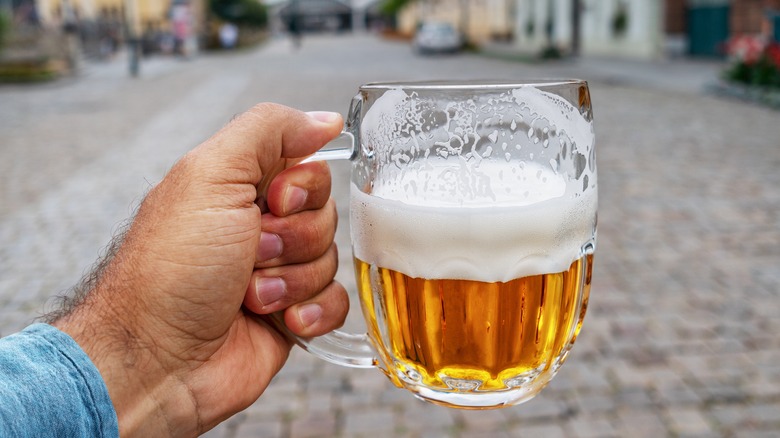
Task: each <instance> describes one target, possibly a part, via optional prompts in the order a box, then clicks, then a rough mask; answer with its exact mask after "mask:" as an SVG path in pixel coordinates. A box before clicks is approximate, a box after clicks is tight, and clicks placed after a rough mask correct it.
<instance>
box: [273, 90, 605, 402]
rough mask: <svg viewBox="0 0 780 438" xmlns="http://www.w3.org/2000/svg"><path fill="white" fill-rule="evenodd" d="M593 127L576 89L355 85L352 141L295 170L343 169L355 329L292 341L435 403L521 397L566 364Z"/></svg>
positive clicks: (585, 259) (574, 323) (582, 273)
mask: <svg viewBox="0 0 780 438" xmlns="http://www.w3.org/2000/svg"><path fill="white" fill-rule="evenodd" d="M592 120H593V117H592V109H591V104H590V95H589V91H588V86H587V83H586V82H585V81H580V80H560V81H559V80H554V81H534V82H418V83H414V82H411V83H376V84H368V85H364V86H361V87H360V92H359V94H358V95H357V96H355V97H354V98H353V100H352V104H351V107H350V110H349V114H348V117H347V120H346V124H345V129H344V132H343V134H342V135H343V136H346V137H348V138H349V139H350V143H351V144H350V145H349V146H347V147H343V148H337V149H331V150H322V151H319V152H317V153H316V154H315V155H313V156H312V157H310V158H309V159H307V161H309V160H330V159H349V160H350V161H351V162H352V172H351V193H350V228H351V239H352V245H353V256H354V262H355V274H356V279H357V285H358V292H359V296H360V303H361V307H362V311H363V316H364V318H365V321H366V325H367V328H368V330H367V334H362V335H354V334H347V333H343V332H340V331H335V332H332V333H330V334H327V335H325V336H321V337H317V338H310V339H301V338H296V341H297V343H298V344H299V345H300V346H302V347H303V348H304V349H306V350H307V351H309V352H311V353H313V354H315V355H317V356H319V357H321V358H323V359H326V360H328V361H330V362H333V363H336V364H341V365H347V366H354V367H374V366H376V367H379V368H380V369H381V370H383V371H384V372H385V374H386V375H387V376H388V377H389V378H390V380H391V381H392V382H393V383H394V384H395V385H397V386H399V387H403V388H406V389H408V390H410V391H411V392H412V393H414V394H415V395H416V396H417V397H418V398H421V399H423V400H427V401H431V402H434V403H436V404H440V405H444V406H449V407H456V408H465V409H485V408H495V407H501V406H508V405H513V404H518V403H521V402H524V401H526V400H529V399H531V398H532V397H533V396H534V395H536V394H537V393H538V392H539V391H540V390H541V389H542V388H543V387H544V386H545V385H546V384H547V383H548V382H549V381H550V380H551V379H552V377H553V376H554V375H555V373H556V372H557V371H558V369H559V368H560V366H561V364H562V363H563V362H564V360H565V359H566V356H567V354H568V353H569V350H570V349H571V347H572V345H573V343H574V340H575V338H576V337H577V334H578V333H579V330H580V327H581V324H582V319H583V316H584V314H585V310H586V308H587V303H588V296H589V292H590V279H591V270H592V260H593V252H594V250H595V245H596V207H597V201H598V195H597V184H596V160H595V150H594V133H593V122H592ZM275 323H276V325H277V326H278V327H280V328H281V329H282V330H285V331H286V329H285V328H284V327H283V324H281V322H280V319H279V318H278V315H277V317H276V321H275ZM286 334H287V335H288V336H292V337H293V338H295V337H294V336H293V335H291V334H290V332H289V331H286Z"/></svg>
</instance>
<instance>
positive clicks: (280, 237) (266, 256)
mask: <svg viewBox="0 0 780 438" xmlns="http://www.w3.org/2000/svg"><path fill="white" fill-rule="evenodd" d="M261 221H262V224H263V225H262V232H261V233H260V241H259V243H258V245H257V256H256V257H257V258H256V262H255V268H269V267H273V266H280V265H285V264H291V263H305V262H308V261H310V260H314V259H316V258H318V257H320V256H322V255H323V254H325V251H327V250H328V248H329V247H330V246H331V244H332V243H333V238H334V236H335V235H336V225H337V222H338V215H337V213H336V203H335V202H334V201H333V200H329V201H328V202H326V203H325V205H324V206H323V207H322V208H320V209H317V210H307V211H302V212H300V213H296V214H293V215H290V216H286V217H278V216H275V215H273V214H264V215H263V216H262V219H261Z"/></svg>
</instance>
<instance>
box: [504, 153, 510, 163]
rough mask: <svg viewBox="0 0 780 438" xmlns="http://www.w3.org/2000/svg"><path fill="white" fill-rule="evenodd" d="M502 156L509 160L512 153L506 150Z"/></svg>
mask: <svg viewBox="0 0 780 438" xmlns="http://www.w3.org/2000/svg"><path fill="white" fill-rule="evenodd" d="M504 158H506V160H507V161H510V160H511V159H512V154H510V153H509V152H507V153H505V154H504Z"/></svg>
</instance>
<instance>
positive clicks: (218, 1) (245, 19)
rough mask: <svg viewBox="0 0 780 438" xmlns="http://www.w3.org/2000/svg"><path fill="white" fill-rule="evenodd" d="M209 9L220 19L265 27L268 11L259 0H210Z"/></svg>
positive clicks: (242, 24)
mask: <svg viewBox="0 0 780 438" xmlns="http://www.w3.org/2000/svg"><path fill="white" fill-rule="evenodd" d="M209 9H210V10H211V12H212V13H213V14H214V15H216V16H217V17H218V18H219V19H221V20H224V21H228V22H231V23H235V24H237V25H239V26H249V27H265V26H266V25H267V24H268V11H267V9H266V7H265V5H263V4H261V3H260V2H259V1H257V0H209Z"/></svg>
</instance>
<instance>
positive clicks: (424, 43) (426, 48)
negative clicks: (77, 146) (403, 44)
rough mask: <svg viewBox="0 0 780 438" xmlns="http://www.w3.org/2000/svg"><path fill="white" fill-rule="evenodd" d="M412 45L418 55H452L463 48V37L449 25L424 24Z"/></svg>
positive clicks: (418, 30)
mask: <svg viewBox="0 0 780 438" xmlns="http://www.w3.org/2000/svg"><path fill="white" fill-rule="evenodd" d="M412 45H413V47H414V50H415V51H416V52H418V53H454V52H457V51H459V50H460V49H461V48H462V47H463V37H462V36H461V35H460V32H458V31H457V30H456V29H455V27H454V26H453V25H452V24H450V23H433V22H431V23H424V24H422V25H421V26H420V27H419V29H417V33H416V34H415V35H414V41H413V42H412Z"/></svg>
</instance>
